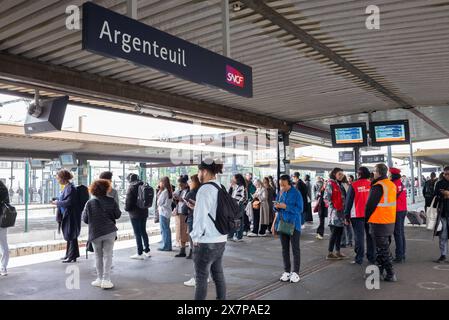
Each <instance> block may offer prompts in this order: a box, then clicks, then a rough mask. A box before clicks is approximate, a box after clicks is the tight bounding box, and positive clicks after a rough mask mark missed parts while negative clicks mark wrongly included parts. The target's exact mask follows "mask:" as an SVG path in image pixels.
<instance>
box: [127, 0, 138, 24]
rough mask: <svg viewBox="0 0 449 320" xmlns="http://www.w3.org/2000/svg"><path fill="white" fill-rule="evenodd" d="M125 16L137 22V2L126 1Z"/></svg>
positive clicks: (133, 0)
mask: <svg viewBox="0 0 449 320" xmlns="http://www.w3.org/2000/svg"><path fill="white" fill-rule="evenodd" d="M126 15H127V16H128V17H130V18H131V19H135V20H137V0H126Z"/></svg>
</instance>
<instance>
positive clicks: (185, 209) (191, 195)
mask: <svg viewBox="0 0 449 320" xmlns="http://www.w3.org/2000/svg"><path fill="white" fill-rule="evenodd" d="M198 190H199V188H197V189H192V190H190V191H189V192H187V194H186V196H185V200H186V202H187V201H189V200H193V201H195V200H196V194H197V192H198ZM182 214H184V215H187V216H188V217H193V210H192V209H190V208H189V207H188V206H187V204H185V203H184V205H183V206H182Z"/></svg>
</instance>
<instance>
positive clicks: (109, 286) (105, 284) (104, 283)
mask: <svg viewBox="0 0 449 320" xmlns="http://www.w3.org/2000/svg"><path fill="white" fill-rule="evenodd" d="M101 288H102V289H112V288H114V284H113V283H112V282H111V280H103V281H101Z"/></svg>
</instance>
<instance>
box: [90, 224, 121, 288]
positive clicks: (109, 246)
mask: <svg viewBox="0 0 449 320" xmlns="http://www.w3.org/2000/svg"><path fill="white" fill-rule="evenodd" d="M116 236H117V232H112V233H109V234H106V235H104V236H101V237H98V238H97V239H94V240H93V241H92V246H93V247H94V252H95V267H96V269H97V278H98V279H102V280H111V276H110V275H111V266H112V255H113V250H114V242H115V237H116Z"/></svg>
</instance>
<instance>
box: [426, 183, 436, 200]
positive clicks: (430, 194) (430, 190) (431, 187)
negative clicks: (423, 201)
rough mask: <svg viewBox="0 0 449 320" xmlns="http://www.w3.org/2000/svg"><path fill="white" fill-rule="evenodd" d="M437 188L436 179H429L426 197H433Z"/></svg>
mask: <svg viewBox="0 0 449 320" xmlns="http://www.w3.org/2000/svg"><path fill="white" fill-rule="evenodd" d="M434 188H435V181H427V182H426V184H425V185H424V197H425V198H433V195H434Z"/></svg>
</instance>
